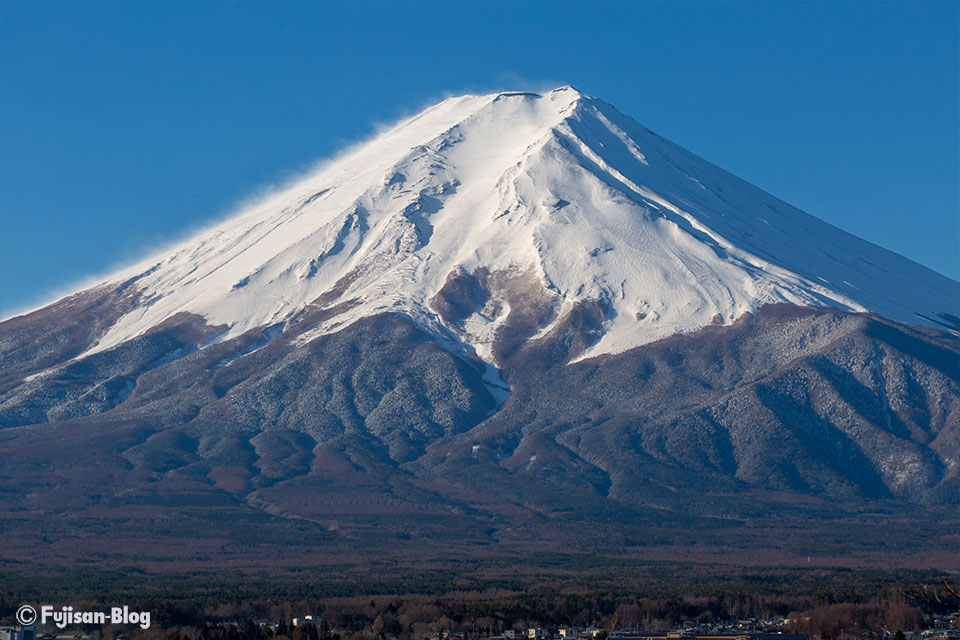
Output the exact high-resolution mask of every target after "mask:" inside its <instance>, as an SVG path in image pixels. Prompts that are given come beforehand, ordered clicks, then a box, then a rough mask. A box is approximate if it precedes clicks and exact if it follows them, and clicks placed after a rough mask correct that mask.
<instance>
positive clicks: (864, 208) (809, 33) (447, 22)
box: [0, 0, 960, 313]
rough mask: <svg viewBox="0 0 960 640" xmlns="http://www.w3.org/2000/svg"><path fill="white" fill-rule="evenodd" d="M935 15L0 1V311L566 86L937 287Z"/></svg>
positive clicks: (948, 118)
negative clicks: (478, 101)
mask: <svg viewBox="0 0 960 640" xmlns="http://www.w3.org/2000/svg"><path fill="white" fill-rule="evenodd" d="M958 24H960V15H958V3H957V2H953V1H947V2H937V3H922V2H902V3H899V2H884V3H874V2H856V3H849V4H847V3H815V2H799V3H788V2H775V3H773V2H771V3H759V2H744V3H721V2H709V3H680V4H678V3H669V4H668V3H639V2H638V3H628V2H617V3H609V4H604V3H600V2H584V3H574V2H562V3H552V4H548V3H538V2H519V3H496V2H483V3H476V4H474V3H463V2H393V3H387V2H382V3H380V2H351V3H346V2H345V3H342V4H322V3H269V4H268V3H228V2H213V1H211V2H202V3H171V2H146V3H144V2H134V3H121V2H71V3H66V2H62V3H61V2H58V3H43V4H40V3H33V2H29V3H28V2H18V1H17V0H3V1H2V2H0V25H2V26H0V28H2V33H0V47H2V51H0V54H2V57H0V207H2V210H0V213H2V227H0V312H6V313H9V312H11V311H12V310H15V309H18V308H21V307H23V306H24V305H26V304H30V303H35V302H39V301H41V300H42V299H43V298H44V297H45V296H49V295H51V294H52V293H54V292H56V291H58V290H63V288H64V287H66V286H68V285H70V284H72V283H76V282H77V281H79V280H80V279H82V278H83V277H84V276H87V275H90V274H95V273H103V272H105V271H107V270H109V269H110V268H112V267H115V266H117V265H119V264H122V263H124V262H126V261H131V260H133V259H134V258H137V257H140V256H142V254H144V253H145V252H147V251H149V250H151V249H154V248H156V247H157V246H158V245H162V244H165V243H168V242H170V241H172V240H175V239H177V238H180V237H183V235H184V234H185V233H187V232H188V231H190V230H191V229H196V228H197V227H199V226H202V225H203V224H205V223H209V222H210V221H212V220H214V219H218V218H221V217H223V216H224V215H225V214H227V213H229V212H230V211H231V210H232V209H233V208H234V207H235V206H236V205H237V204H238V203H240V202H242V201H243V200H245V199H246V198H248V197H249V196H250V195H251V194H254V193H256V192H257V191H258V190H262V189H264V188H265V187H266V186H269V185H273V184H278V183H282V182H284V181H285V180H287V179H289V178H290V177H291V176H292V175H295V174H296V173H298V172H300V171H303V170H304V169H305V168H307V167H309V166H310V165H311V164H312V163H313V162H315V161H317V160H319V159H322V158H323V157H325V156H329V155H331V154H333V153H335V152H336V151H337V150H338V149H340V148H341V147H343V146H344V145H345V144H348V143H351V142H354V141H357V140H360V139H363V138H365V137H368V136H369V135H370V134H371V133H373V131H374V127H375V125H376V124H378V123H380V124H382V123H387V122H391V121H394V120H396V119H398V118H400V117H402V116H404V115H409V114H411V113H413V112H415V111H417V110H419V109H420V108H422V107H424V106H426V105H427V104H429V103H431V102H434V101H437V100H439V99H441V98H443V97H444V96H445V95H446V94H449V93H462V92H478V91H490V90H496V89H500V88H503V89H525V88H532V89H539V88H545V87H552V86H558V85H562V84H573V85H574V86H576V87H578V88H579V89H581V90H582V91H584V92H586V93H589V94H591V95H595V96H597V97H600V98H602V99H604V100H606V101H607V102H610V103H612V104H613V105H615V106H616V107H618V108H619V109H620V110H621V111H623V112H624V113H626V114H628V115H630V116H632V117H633V118H635V119H636V120H638V121H639V122H641V123H643V124H645V125H646V126H647V127H649V128H651V129H653V130H654V131H656V132H658V133H660V134H661V135H663V136H665V137H667V138H670V139H672V140H674V141H675V142H677V143H679V144H681V145H683V146H685V147H687V148H688V149H690V150H692V151H694V152H695V153H698V154H699V155H701V156H703V157H705V158H706V159H708V160H710V161H712V162H714V163H715V164H718V165H720V166H721V167H723V168H725V169H727V170H729V171H732V172H733V173H735V174H737V175H739V176H741V177H743V178H745V179H746V180H748V181H750V182H753V183H754V184H756V185H758V186H760V187H762V188H763V189H765V190H767V191H769V192H771V193H773V194H774V195H776V196H778V197H780V198H782V199H784V200H787V201H788V202H790V203H792V204H795V205H797V206H799V207H801V208H802V209H805V210H807V211H809V212H810V213H813V214H814V215H817V216H819V217H820V218H822V219H824V220H827V221H829V222H831V223H833V224H835V225H837V226H839V227H841V228H843V229H846V230H848V231H850V232H852V233H855V234H857V235H859V236H862V237H864V238H866V239H868V240H871V241H873V242H875V243H877V244H880V245H882V246H885V247H887V248H890V249H893V250H894V251H897V252H899V253H902V254H904V255H906V256H908V257H910V258H912V259H914V260H916V261H918V262H921V263H923V264H925V265H927V266H929V267H931V268H934V269H936V270H938V271H941V272H943V273H946V274H948V275H950V276H951V277H953V278H958V276H960V267H958V245H960V229H958V224H960V223H958V218H960V210H958V197H960V196H958V190H960V186H958V144H960V143H958V118H960V116H958V113H960V100H958V76H960V69H958Z"/></svg>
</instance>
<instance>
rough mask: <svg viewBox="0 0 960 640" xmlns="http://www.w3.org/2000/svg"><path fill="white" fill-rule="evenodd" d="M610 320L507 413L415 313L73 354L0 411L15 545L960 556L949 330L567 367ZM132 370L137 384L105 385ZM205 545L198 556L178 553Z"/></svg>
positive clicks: (799, 316)
mask: <svg viewBox="0 0 960 640" xmlns="http://www.w3.org/2000/svg"><path fill="white" fill-rule="evenodd" d="M594 312H596V313H599V311H593V310H589V309H583V310H575V311H574V313H572V314H571V315H570V317H569V318H568V319H567V321H566V322H564V323H561V324H560V325H559V326H558V328H557V329H556V330H555V331H553V332H552V333H550V334H548V335H546V336H544V337H543V338H541V339H538V340H534V341H530V342H526V343H524V344H523V345H521V346H519V347H514V349H513V352H512V355H509V356H508V358H507V360H506V361H505V362H506V364H505V366H504V378H505V380H506V381H507V382H508V383H509V384H510V387H511V391H512V395H511V396H510V398H509V399H508V400H507V401H506V403H505V404H504V405H503V406H502V407H500V408H499V409H498V408H497V407H496V404H495V402H494V400H493V397H492V396H491V395H490V392H489V391H488V388H487V387H486V385H485V384H484V381H483V378H482V374H483V366H482V363H479V362H469V361H467V360H465V359H463V358H462V357H461V356H458V355H455V353H454V352H452V351H449V350H447V349H445V348H444V347H443V346H442V344H441V343H440V342H437V340H436V338H435V337H433V336H431V335H429V334H427V333H425V332H424V331H422V330H421V329H418V328H416V327H415V326H414V325H413V324H412V323H411V322H409V321H408V320H407V319H405V318H403V317H402V316H393V315H381V316H376V317H372V318H369V319H366V320H361V321H359V322H357V323H355V324H353V325H351V326H350V327H348V328H347V329H345V330H342V331H340V332H338V333H335V334H332V335H326V336H322V337H320V338H317V339H315V340H313V341H311V342H309V343H307V344H306V345H297V344H296V340H297V336H298V335H301V334H302V332H303V331H304V330H306V329H307V328H308V326H307V325H309V324H310V323H309V322H304V323H303V325H302V326H301V325H299V324H298V325H295V326H293V327H290V328H288V329H287V331H285V332H284V333H283V334H282V335H279V336H276V335H274V333H276V332H274V333H271V331H270V329H269V328H267V329H265V330H264V331H263V332H250V333H248V334H246V335H244V336H241V337H240V338H237V339H234V340H230V341H228V342H224V343H220V344H214V345H210V346H206V347H205V348H203V349H199V350H198V349H197V347H198V346H199V345H202V344H203V342H204V340H206V339H208V338H209V337H210V335H211V334H213V333H216V328H207V329H204V328H202V327H199V326H198V324H197V321H196V319H195V318H192V317H183V318H181V319H180V320H179V322H170V323H167V326H165V327H161V328H158V330H156V331H154V332H151V333H150V334H148V335H146V336H143V337H141V338H138V339H135V340H132V341H130V342H128V343H124V344H122V345H120V346H118V347H116V348H114V349H111V350H109V351H106V352H102V353H98V354H94V355H91V356H88V357H85V358H81V359H79V360H69V361H67V362H66V363H65V364H64V365H63V366H62V367H61V368H59V369H58V370H57V371H56V372H55V373H50V374H47V375H46V377H44V378H43V379H42V380H43V381H44V382H43V384H42V385H39V386H38V385H37V381H36V380H34V381H31V382H24V383H21V384H19V385H16V386H14V387H12V388H11V389H9V390H7V391H6V392H5V393H4V395H3V396H2V397H0V416H2V419H3V427H4V428H3V429H0V459H2V460H3V461H4V462H3V464H2V466H0V487H2V492H0V506H2V508H3V509H4V511H5V513H6V514H5V516H4V521H5V523H6V524H5V528H7V533H8V534H9V535H11V536H12V538H11V540H16V541H17V544H15V545H11V547H10V549H11V552H12V551H13V550H14V549H16V550H17V553H23V552H24V550H30V551H31V552H34V553H36V552H38V551H39V550H40V549H43V548H46V547H47V546H49V545H51V544H54V545H61V546H62V545H63V544H65V541H67V540H71V542H69V544H66V547H65V548H61V550H60V551H59V552H58V553H57V554H55V557H56V558H58V559H57V560H56V561H54V562H55V563H69V562H72V561H74V560H76V559H78V558H79V559H83V558H86V559H87V560H89V559H91V558H96V557H101V556H102V557H109V558H112V559H113V560H114V561H117V562H121V561H122V562H131V563H133V564H136V563H137V562H138V561H137V560H136V559H135V558H134V557H133V556H132V555H131V554H132V553H133V551H132V550H133V549H135V548H138V549H140V548H147V549H150V550H151V556H150V557H151V558H152V560H150V561H149V563H153V564H158V565H159V566H165V565H171V566H173V565H176V566H178V567H180V566H192V565H193V564H196V565H198V566H199V565H201V564H203V563H205V562H207V561H208V560H209V558H212V557H223V558H227V557H229V558H232V560H231V562H238V563H240V564H241V566H242V565H243V563H244V562H250V563H251V564H250V566H251V567H252V566H254V565H255V564H256V565H257V566H260V563H261V561H260V560H257V561H255V562H254V560H253V559H252V556H255V555H259V554H261V553H263V549H266V548H269V549H271V551H270V553H271V554H272V556H273V557H275V558H276V561H277V562H278V563H280V564H283V563H290V562H294V560H293V558H295V557H304V556H308V557H310V558H312V559H313V560H314V561H318V562H321V561H331V560H332V559H334V558H336V557H339V556H342V555H343V554H344V553H350V554H359V555H358V556H356V557H361V556H363V555H364V554H370V553H388V554H394V553H397V554H400V555H402V556H404V557H407V558H414V559H415V558H417V557H423V558H427V557H430V555H431V554H432V553H441V554H442V553H444V552H447V553H458V554H466V555H468V556H470V555H475V556H477V557H500V556H503V555H504V554H507V555H509V554H511V553H515V552H516V551H518V550H522V549H528V550H529V549H538V548H539V549H555V550H559V551H568V552H580V551H583V550H585V549H589V550H592V551H597V552H616V553H622V552H624V551H628V552H630V553H635V554H639V556H640V557H649V558H651V559H663V557H664V549H667V548H670V549H674V552H673V553H674V555H675V556H676V557H678V558H679V557H688V556H693V557H695V556H696V554H697V552H696V549H698V548H704V547H705V546H710V547H716V548H729V549H735V548H746V549H754V550H756V551H757V552H758V553H760V554H761V556H762V557H769V558H774V557H781V560H782V558H783V557H786V558H789V557H794V556H798V555H800V554H802V555H807V554H809V553H811V550H814V553H815V554H816V555H818V556H830V557H833V556H840V557H849V558H850V559H851V560H850V561H851V562H861V561H863V562H867V561H866V560H863V558H867V557H874V558H877V557H884V554H894V555H896V556H897V557H898V562H906V563H908V564H909V563H910V562H911V560H910V558H911V557H914V558H916V562H918V563H920V564H922V563H923V562H928V560H923V559H921V556H923V557H925V558H929V557H930V555H929V554H937V553H941V554H942V553H947V554H949V549H950V546H951V543H950V538H949V537H945V536H949V531H950V529H949V527H948V526H947V522H948V520H947V518H948V517H949V513H950V512H951V510H952V508H953V507H954V506H955V505H956V502H957V495H958V470H957V460H958V458H960V455H958V453H960V434H958V424H960V390H958V379H960V375H958V371H957V363H958V347H957V342H956V338H955V337H953V336H951V335H949V334H946V333H939V332H936V331H934V330H918V329H913V328H908V327H905V326H902V325H897V324H894V323H891V322H888V321H885V320H883V319H880V318H877V317H874V316H868V315H862V314H848V313H842V312H839V311H832V310H812V309H801V308H796V307H789V306H780V307H768V308H765V309H764V310H763V311H762V312H761V313H759V314H757V315H756V316H750V317H747V318H744V319H743V320H741V321H740V322H738V323H737V324H735V325H733V326H729V327H709V328H707V329H704V330H702V331H701V332H699V333H697V334H693V335H685V336H675V337H673V338H669V339H666V340H662V341H660V342H657V343H654V344H650V345H646V346H644V347H640V348H638V349H635V350H633V351H630V352H628V353H625V354H621V355H619V356H605V357H603V358H598V359H593V360H587V361H583V362H579V363H576V364H565V363H566V362H567V361H568V359H569V355H570V351H571V349H577V345H578V344H581V343H583V342H584V341H589V339H590V338H589V334H590V332H591V330H592V329H591V327H592V324H591V323H590V322H589V321H587V320H585V318H588V317H589V316H590V314H591V313H594ZM7 325H8V323H4V324H3V325H0V331H2V332H3V333H4V335H6V332H7V331H8V326H7ZM19 326H20V325H14V328H15V329H16V330H19ZM54 326H55V330H59V329H58V328H57V327H59V325H54ZM50 339H51V340H53V339H55V336H51V338H50ZM5 344H10V342H9V341H8V342H5ZM20 353H21V352H19V351H17V350H15V349H14V350H10V349H8V350H6V351H4V352H3V355H2V356H0V357H2V359H3V362H4V363H6V362H8V361H9V360H10V359H19V358H20V357H21V355H20ZM37 357H38V358H40V357H47V356H45V355H41V356H37ZM117 380H124V381H130V384H129V386H130V387H132V390H131V391H130V392H129V393H128V394H126V395H123V396H110V395H109V393H108V391H106V390H107V389H109V388H113V387H111V385H116V384H117V382H116V381H117ZM51 390H54V391H51ZM31 418H33V422H31V421H30V420H31ZM51 523H53V524H51ZM254 532H256V533H254ZM825 532H830V533H829V535H824V533H825ZM110 539H116V545H114V546H111V545H110V544H105V541H106V540H110ZM211 539H217V540H220V544H219V546H217V545H213V546H214V547H215V551H216V552H214V551H209V552H208V553H207V554H206V555H204V554H202V553H200V554H199V555H198V554H193V553H192V552H191V553H187V552H186V551H185V549H184V547H183V545H185V544H186V545H187V546H188V547H189V548H191V549H192V548H193V547H192V546H191V545H197V547H196V548H197V549H202V548H208V547H210V546H211V544H210V540H211ZM57 541H59V542H57ZM252 541H255V543H254V544H252V546H251V542H252ZM344 545H345V546H344ZM657 547H663V549H661V550H660V551H657V550H656V548H657ZM58 548H60V547H58ZM384 549H389V551H384ZM138 553H139V552H138ZM211 554H212V555H211ZM218 554H220V555H218ZM764 554H767V555H764ZM771 554H772V555H771ZM878 554H879V555H878ZM351 557H353V556H351ZM736 557H738V556H737V555H736V554H734V555H731V556H730V558H731V559H733V558H736ZM740 557H741V560H742V556H740ZM936 557H938V558H940V559H942V558H943V556H942V555H939V556H936ZM854 558H859V560H855V559H854ZM7 560H8V561H9V560H11V558H10V557H7ZM834 561H835V560H834ZM939 561H940V560H938V562H939ZM144 562H147V561H146V560H144Z"/></svg>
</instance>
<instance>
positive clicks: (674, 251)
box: [92, 87, 960, 364]
mask: <svg viewBox="0 0 960 640" xmlns="http://www.w3.org/2000/svg"><path fill="white" fill-rule="evenodd" d="M477 274H484V278H485V280H484V282H485V283H486V284H485V286H486V287H487V289H488V290H489V291H488V292H487V294H488V295H486V296H485V297H484V298H483V299H482V300H481V301H480V302H479V303H478V306H477V308H475V309H472V310H469V313H468V315H467V316H466V317H463V318H461V321H460V322H458V323H457V326H450V324H451V322H450V321H449V319H448V318H445V316H444V314H443V313H441V312H440V311H439V310H438V308H437V303H436V300H437V295H438V292H440V291H441V289H443V287H444V285H445V284H446V283H448V282H449V281H450V279H451V278H456V277H457V276H458V275H464V276H470V275H473V276H477ZM131 278H133V279H134V282H135V287H136V288H137V290H138V291H139V293H140V298H139V304H138V305H137V306H136V308H135V309H134V310H132V311H130V312H128V313H126V314H125V315H123V316H122V317H121V318H120V319H119V320H118V321H117V322H116V323H115V324H113V326H112V327H111V328H110V329H109V330H108V331H107V332H106V334H105V335H104V336H103V337H102V339H101V340H100V341H99V343H98V344H97V345H96V346H95V347H94V348H93V349H92V351H102V350H105V349H108V348H110V347H113V346H115V345H117V344H120V343H122V342H124V341H126V340H128V339H130V338H132V337H135V336H137V335H140V334H143V333H144V332H146V331H148V330H149V329H150V328H152V327H154V326H156V325H157V324H159V323H161V322H163V321H164V320H166V319H167V318H170V317H171V316H173V315H175V314H178V313H181V312H189V313H194V314H199V315H201V316H203V317H204V318H206V320H207V322H208V323H209V324H210V325H225V326H226V327H227V329H226V331H225V332H224V333H223V334H222V335H221V336H220V339H227V338H230V337H233V336H236V335H238V334H240V333H243V332H245V331H248V330H250V329H253V328H257V327H265V326H271V325H278V323H284V322H292V321H295V320H296V317H297V315H298V314H299V313H300V312H302V311H303V310H305V309H307V308H308V307H310V308H327V309H330V310H331V313H330V314H328V318H327V320H326V321H325V322H324V323H323V324H321V325H318V326H317V327H316V328H315V329H313V330H312V331H311V332H309V333H307V334H305V335H304V336H303V337H302V338H301V339H302V340H309V339H310V338H311V337H312V336H316V335H319V334H323V333H329V332H332V331H336V330H338V329H340V328H343V327H345V326H347V325H348V324H350V323H351V322H352V321H354V320H356V319H358V318H361V317H365V316H370V315H373V314H376V313H380V312H384V311H392V312H400V313H403V314H405V315H408V316H409V317H411V318H412V319H414V321H416V322H417V323H418V324H420V325H421V326H424V327H427V328H430V329H431V330H434V331H436V332H438V333H440V334H442V335H447V336H450V335H455V336H456V337H457V339H458V340H459V341H460V342H461V343H462V345H463V346H464V347H466V348H468V349H470V350H473V351H475V352H476V353H477V354H478V355H480V356H481V357H483V358H484V359H486V360H487V361H488V362H493V363H494V364H496V363H495V362H494V360H495V359H496V357H495V354H494V351H493V349H492V344H493V340H494V337H495V336H496V333H497V330H498V328H499V327H501V326H502V325H503V324H504V323H505V322H506V321H507V319H508V318H509V317H510V314H511V305H513V306H514V307H516V306H517V305H518V304H522V300H523V299H524V296H527V295H529V296H532V297H535V298H537V299H546V300H549V301H550V302H551V304H552V305H553V306H554V312H553V313H552V314H550V315H549V316H548V317H545V319H543V321H542V323H541V326H538V327H537V329H538V330H539V331H540V332H541V333H543V332H547V331H549V330H550V328H551V326H552V324H554V323H557V322H560V321H561V320H562V319H563V318H564V316H565V314H567V313H568V312H569V311H570V310H571V309H573V308H574V307H575V306H576V305H577V304H578V303H584V302H592V303H599V304H600V305H601V306H602V308H603V310H604V311H603V321H602V327H601V336H600V338H599V340H598V341H597V342H596V343H595V344H594V345H593V346H592V347H591V348H590V349H589V350H588V351H587V352H585V353H584V354H582V355H581V357H590V356H594V355H599V354H605V353H618V352H622V351H625V350H627V349H630V348H632V347H636V346H639V345H642V344H645V343H649V342H652V341H654V340H657V339H660V338H663V337H665V336H668V335H671V334H673V333H677V332H691V331H695V330H697V329H700V328H702V327H704V326H707V325H710V324H729V323H732V322H734V321H735V320H736V319H737V318H738V317H740V316H741V315H743V314H744V313H746V312H750V311H754V310H756V309H758V308H759V307H761V306H762V305H766V304H770V303H778V302H788V303H793V304H797V305H807V306H820V305H832V306H836V307H839V308H841V309H847V310H854V311H872V312H876V313H878V314H881V315H883V316H886V317H888V318H891V319H894V320H898V321H901V322H905V323H909V324H925V325H937V326H950V318H951V317H952V316H954V315H957V311H956V306H957V301H958V300H960V285H958V283H956V282H954V281H953V280H951V279H949V278H946V277H944V276H942V275H940V274H938V273H936V272H933V271H931V270H929V269H927V268H925V267H922V266H921V265H918V264H916V263H914V262H912V261H910V260H907V259H905V258H903V257H901V256H899V255H896V254H894V253H892V252H890V251H887V250H885V249H882V248H880V247H877V246H875V245H872V244H870V243H868V242H865V241H863V240H861V239H858V238H856V237H854V236H852V235H850V234H848V233H845V232H843V231H840V230H839V229H837V228H835V227H833V226H831V225H829V224H827V223H824V222H822V221H820V220H818V219H816V218H814V217H812V216H810V215H808V214H806V213H804V212H802V211H800V210H798V209H796V208H794V207H792V206H790V205H788V204H786V203H784V202H782V201H780V200H778V199H776V198H774V197H772V196H770V195H769V194H767V193H765V192H763V191H761V190H760V189H757V188H755V187H753V186H751V185H749V184H747V183H745V182H743V181H742V180H740V179H738V178H736V177H734V176H732V175H730V174H729V173H727V172H725V171H723V170H721V169H719V168H717V167H715V166H713V165H712V164H710V163H709V162H706V161H704V160H702V159H701V158H698V157H697V156H695V155H693V154H691V153H689V152H687V151H685V150H683V149H682V148H680V147H678V146H676V145H675V144H673V143H671V142H669V141H667V140H665V139H663V138H661V137H660V136H658V135H656V134H655V133H653V132H651V131H649V130H647V129H646V128H644V127H643V126H641V125H639V124H637V123H636V122H634V121H633V120H632V119H630V118H629V117H627V116H625V115H623V114H621V113H620V112H619V111H617V110H616V109H614V108H613V107H611V106H610V105H608V104H606V103H604V102H602V101H600V100H597V99H595V98H592V97H590V96H587V95H585V94H583V93H581V92H579V91H577V90H576V89H574V88H572V87H561V88H559V89H556V90H554V91H551V92H549V93H544V94H537V93H529V92H507V93H498V94H490V95H466V96H461V97H455V98H449V99H447V100H444V101H443V102H441V103H439V104H437V105H435V106H433V107H430V108H428V109H426V110H425V111H423V112H422V113H420V114H418V115H416V116H414V117H412V118H409V119H407V120H405V121H403V122H401V123H400V124H398V125H397V126H395V127H393V128H392V129H390V130H388V131H386V132H384V133H382V134H380V135H378V136H377V137H375V138H374V139H372V140H370V141H369V142H367V143H365V144H363V145H361V146H359V147H356V148H354V149H352V150H350V151H349V152H347V153H346V154H344V155H343V156H341V157H339V158H337V159H335V160H334V161H332V162H330V163H328V164H327V165H325V166H323V167H322V168H321V169H319V170H317V171H316V172H315V173H313V174H312V175H310V176H308V177H306V178H304V179H302V180H300V181H299V182H297V183H296V184H294V185H293V186H290V187H289V188H287V189H285V190H283V191H282V192H279V193H276V194H274V195H271V196H269V197H267V198H266V199H264V200H263V201H261V202H259V203H257V204H256V205H254V206H251V207H249V208H248V209H247V210H245V211H242V212H240V213H239V214H238V215H237V216H236V217H234V218H232V219H230V220H228V221H227V222H225V223H223V224H221V225H219V226H217V227H215V228H212V229H210V230H207V231H205V232H203V233H201V234H200V235H198V236H197V237H195V238H193V239H191V240H189V241H187V242H185V243H183V244H182V245H181V246H179V247H177V248H175V249H173V250H171V251H170V252H168V253H167V254H165V255H161V256H159V257H155V258H154V259H151V260H149V261H147V262H144V263H142V264H140V265H138V266H136V267H134V268H131V269H128V270H125V271H124V272H122V273H119V274H117V275H116V277H114V278H111V279H110V281H109V282H108V283H105V284H110V283H115V282H121V281H128V280H130V279H131ZM518 283H522V287H521V285H520V284H518ZM518 288H519V289H518ZM518 290H519V291H520V292H519V293H518Z"/></svg>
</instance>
